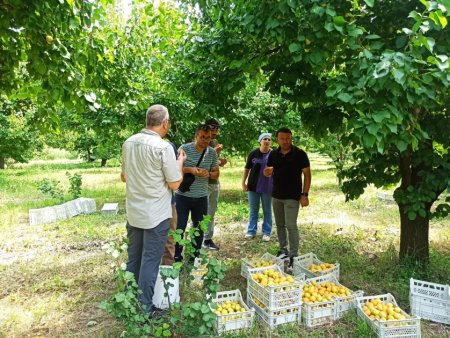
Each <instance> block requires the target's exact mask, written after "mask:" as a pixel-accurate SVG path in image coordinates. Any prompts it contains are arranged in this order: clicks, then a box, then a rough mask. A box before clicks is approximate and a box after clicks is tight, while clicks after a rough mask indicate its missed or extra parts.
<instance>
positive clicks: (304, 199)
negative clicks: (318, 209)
mask: <svg viewBox="0 0 450 338" xmlns="http://www.w3.org/2000/svg"><path fill="white" fill-rule="evenodd" d="M300 205H301V206H302V207H307V206H308V205H309V199H308V196H300Z"/></svg>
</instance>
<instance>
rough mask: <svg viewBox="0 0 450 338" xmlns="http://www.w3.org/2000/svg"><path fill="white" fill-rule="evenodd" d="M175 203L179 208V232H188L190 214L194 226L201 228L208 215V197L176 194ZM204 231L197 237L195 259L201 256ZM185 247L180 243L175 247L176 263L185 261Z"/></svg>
mask: <svg viewBox="0 0 450 338" xmlns="http://www.w3.org/2000/svg"><path fill="white" fill-rule="evenodd" d="M175 202H176V206H177V214H178V222H177V230H178V229H181V230H183V236H184V231H185V230H186V226H187V223H188V218H189V213H190V214H191V219H192V223H193V226H194V227H196V228H199V223H200V221H201V220H202V219H203V217H204V216H205V215H207V214H208V197H207V196H205V197H198V198H194V197H186V196H181V195H178V194H175ZM202 242H203V231H201V230H200V234H199V235H198V236H196V237H195V254H194V256H195V257H198V256H199V251H200V249H201V247H202ZM182 253H183V247H182V246H180V245H179V244H178V243H177V244H176V245H175V262H181V261H182V260H183V255H182Z"/></svg>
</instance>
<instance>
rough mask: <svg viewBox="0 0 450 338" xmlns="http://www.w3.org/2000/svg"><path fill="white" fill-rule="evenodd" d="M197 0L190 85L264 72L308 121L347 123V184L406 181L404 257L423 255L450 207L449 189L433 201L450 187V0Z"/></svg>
mask: <svg viewBox="0 0 450 338" xmlns="http://www.w3.org/2000/svg"><path fill="white" fill-rule="evenodd" d="M192 3H193V4H195V5H196V7H192V8H193V9H192V13H193V14H192V17H191V20H192V21H193V22H196V24H198V25H199V27H201V29H199V33H198V34H197V36H196V37H192V38H191V39H190V40H189V41H194V42H195V43H194V42H191V44H192V45H193V46H191V45H189V44H187V45H186V49H185V55H186V58H187V60H192V61H191V62H192V63H193V62H195V66H194V67H192V69H193V70H195V71H196V72H193V73H192V74H191V82H190V83H189V84H190V88H191V91H200V93H201V96H202V97H203V98H204V100H211V101H212V102H214V101H217V99H215V98H214V97H219V98H221V100H224V99H228V100H231V98H232V97H234V96H235V95H236V93H237V92H238V91H240V90H241V89H242V86H243V85H244V84H245V81H246V78H247V77H249V76H250V77H255V76H260V75H261V73H263V74H265V75H266V76H267V77H268V82H267V88H268V89H269V90H270V92H271V93H273V94H279V95H281V96H282V97H284V98H286V99H288V100H290V101H291V102H293V103H294V104H296V107H297V109H298V111H299V112H300V113H301V117H302V121H303V123H304V124H305V125H307V126H309V127H311V126H313V127H315V128H319V129H321V130H329V131H330V132H331V133H334V132H336V131H337V130H339V128H342V125H343V124H344V123H347V124H348V131H349V137H347V138H344V139H343V140H342V141H343V143H344V144H346V145H349V146H351V147H353V155H354V159H355V164H354V165H352V166H351V167H349V168H347V169H346V170H344V171H343V172H342V177H343V178H344V183H343V191H344V192H345V194H346V196H347V198H348V199H353V198H357V197H358V196H360V195H361V194H362V193H363V192H364V189H365V188H366V187H367V186H368V185H369V184H374V185H375V186H377V187H382V186H386V185H391V184H394V183H400V185H399V186H398V188H397V189H396V191H395V194H394V198H395V201H396V202H397V204H398V207H399V214H400V227H401V235H400V257H401V258H402V259H403V258H405V257H412V258H413V259H416V260H418V261H422V262H426V261H427V260H428V257H429V221H430V218H431V217H435V216H437V217H440V216H446V215H448V213H449V211H450V205H449V202H450V201H449V200H448V199H447V200H446V201H440V202H438V203H439V204H438V205H437V207H436V209H435V211H432V210H431V206H432V205H433V204H434V203H435V202H436V201H437V200H438V198H439V196H440V195H441V194H442V193H443V192H444V191H445V190H446V189H447V190H450V180H449V177H450V154H449V152H448V150H449V148H450V136H449V135H450V134H449V133H448V130H450V115H449V114H450V113H449V111H448V105H449V104H448V97H449V96H448V88H449V84H450V74H449V64H448V54H450V36H449V27H448V25H447V23H448V21H447V20H448V19H447V18H448V16H449V11H450V3H449V1H448V0H439V1H426V0H420V1H409V0H401V1H390V0H379V1H377V0H365V1H361V0H360V1H358V0H355V1H345V0H336V1H332V2H329V1H322V0H280V1H244V0H242V1H233V3H229V2H228V1H220V0H219V1H214V2H210V1H207V0H198V1H192ZM194 8H199V10H198V11H196V10H194Z"/></svg>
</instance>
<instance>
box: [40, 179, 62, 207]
mask: <svg viewBox="0 0 450 338" xmlns="http://www.w3.org/2000/svg"><path fill="white" fill-rule="evenodd" d="M37 188H38V189H39V191H41V192H42V193H43V194H46V195H50V196H51V197H52V198H55V199H58V200H59V201H61V202H62V201H63V200H64V191H63V189H62V188H61V182H59V181H57V180H52V179H49V178H44V179H43V180H42V181H39V182H37Z"/></svg>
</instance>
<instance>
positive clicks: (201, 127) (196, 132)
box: [195, 123, 211, 135]
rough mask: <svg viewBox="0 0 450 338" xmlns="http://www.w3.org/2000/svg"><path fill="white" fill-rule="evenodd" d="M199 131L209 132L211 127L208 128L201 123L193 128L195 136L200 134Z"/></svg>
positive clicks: (207, 125)
mask: <svg viewBox="0 0 450 338" xmlns="http://www.w3.org/2000/svg"><path fill="white" fill-rule="evenodd" d="M200 130H203V131H211V127H210V126H209V124H203V123H202V124H199V125H198V126H197V128H195V135H197V134H198V133H199V132H200Z"/></svg>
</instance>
